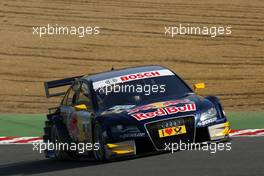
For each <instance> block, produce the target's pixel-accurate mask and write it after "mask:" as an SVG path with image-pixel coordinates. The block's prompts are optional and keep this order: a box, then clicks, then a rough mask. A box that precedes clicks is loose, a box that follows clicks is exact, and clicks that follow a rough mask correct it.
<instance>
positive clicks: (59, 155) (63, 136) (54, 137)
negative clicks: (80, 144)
mask: <svg viewBox="0 0 264 176" xmlns="http://www.w3.org/2000/svg"><path fill="white" fill-rule="evenodd" d="M50 133H51V135H50V142H51V143H53V144H54V146H56V144H57V146H58V144H66V143H67V144H68V145H70V141H71V139H70V136H69V135H68V132H67V129H66V127H65V125H64V124H62V122H60V121H56V122H55V123H54V124H53V125H52V126H51V132H50ZM77 158H78V155H77V151H70V150H67V149H64V150H63V149H60V150H58V149H57V148H56V147H54V159H56V160H72V159H77Z"/></svg>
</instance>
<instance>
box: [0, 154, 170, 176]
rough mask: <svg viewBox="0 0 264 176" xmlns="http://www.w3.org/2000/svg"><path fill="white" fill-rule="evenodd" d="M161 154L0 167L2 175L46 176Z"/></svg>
mask: <svg viewBox="0 0 264 176" xmlns="http://www.w3.org/2000/svg"><path fill="white" fill-rule="evenodd" d="M162 154H165V153H164V152H161V153H148V154H144V155H141V156H136V157H131V158H120V159H117V160H113V161H109V162H105V163H102V162H96V161H94V160H87V159H79V160H69V161H56V160H50V159H44V160H38V161H24V162H17V163H11V164H6V165H0V175H1V176H2V175H3V176H11V175H32V174H43V173H44V174H45V173H49V172H54V171H60V170H67V169H74V168H82V167H91V166H96V165H104V164H108V163H115V162H126V161H129V160H134V159H140V158H145V157H151V156H155V155H162Z"/></svg>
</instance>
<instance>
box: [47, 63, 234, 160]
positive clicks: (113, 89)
mask: <svg viewBox="0 0 264 176" xmlns="http://www.w3.org/2000/svg"><path fill="white" fill-rule="evenodd" d="M44 85H45V90H46V96H47V97H48V98H49V97H55V96H63V99H62V101H61V103H60V105H59V106H58V107H56V108H51V109H50V113H49V114H48V115H47V119H48V120H47V121H46V123H45V127H44V136H43V139H44V142H46V143H47V142H54V143H58V142H61V143H67V144H70V143H71V144H72V143H74V144H79V143H84V144H91V146H92V148H93V150H87V151H85V152H82V153H81V154H80V152H78V151H74V150H58V149H53V150H46V152H45V154H46V157H48V158H57V159H68V158H78V157H80V156H87V157H91V158H94V159H96V160H99V161H106V160H111V159H115V158H119V157H130V156H137V155H140V154H145V153H150V152H162V151H164V150H165V149H164V147H165V145H166V144H168V143H179V142H180V141H181V142H186V143H190V142H210V141H216V142H219V141H226V140H227V139H228V136H229V131H230V125H229V123H228V121H227V119H226V116H225V113H224V111H223V109H222V106H221V104H220V101H219V99H218V98H217V97H215V96H207V97H202V96H199V95H197V94H196V93H195V92H196V90H197V89H200V88H204V87H205V85H204V83H198V84H195V85H194V90H195V91H193V90H192V89H191V88H190V87H189V86H188V85H187V84H186V83H185V82H184V81H183V80H182V79H181V78H180V77H179V76H178V75H176V74H175V73H174V72H173V71H171V70H169V69H167V68H164V67H161V66H142V67H134V68H127V69H122V70H112V71H109V72H104V73H98V74H95V75H84V76H77V77H72V78H66V79H62V80H55V81H48V82H45V83H44ZM62 86H68V87H69V88H68V90H67V91H66V92H59V93H51V89H56V88H59V87H62ZM146 87H147V89H146ZM146 90H148V91H149V90H151V91H149V92H148V93H147V94H146ZM53 92H54V91H53Z"/></svg>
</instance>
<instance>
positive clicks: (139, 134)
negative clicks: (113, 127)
mask: <svg viewBox="0 0 264 176" xmlns="http://www.w3.org/2000/svg"><path fill="white" fill-rule="evenodd" d="M145 135H146V134H145V133H128V134H122V135H120V136H119V137H120V138H134V137H143V136H145Z"/></svg>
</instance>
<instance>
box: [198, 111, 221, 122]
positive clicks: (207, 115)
mask: <svg viewBox="0 0 264 176" xmlns="http://www.w3.org/2000/svg"><path fill="white" fill-rule="evenodd" d="M212 118H217V111H216V109H215V108H210V109H208V110H207V111H206V112H203V113H202V114H201V118H200V120H201V121H205V120H208V119H212Z"/></svg>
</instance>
